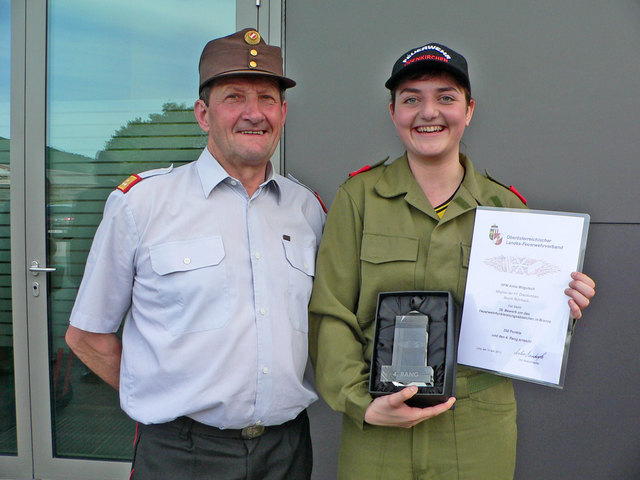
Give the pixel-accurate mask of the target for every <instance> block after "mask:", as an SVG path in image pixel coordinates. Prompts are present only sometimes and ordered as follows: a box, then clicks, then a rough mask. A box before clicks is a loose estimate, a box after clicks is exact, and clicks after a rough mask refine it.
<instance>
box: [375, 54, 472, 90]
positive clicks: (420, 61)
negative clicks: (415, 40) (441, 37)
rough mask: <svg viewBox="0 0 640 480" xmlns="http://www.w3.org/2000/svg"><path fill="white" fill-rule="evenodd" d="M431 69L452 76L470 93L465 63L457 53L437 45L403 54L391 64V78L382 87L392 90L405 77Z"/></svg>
mask: <svg viewBox="0 0 640 480" xmlns="http://www.w3.org/2000/svg"><path fill="white" fill-rule="evenodd" d="M432 68H436V69H442V70H443V71H446V72H449V73H451V74H453V75H454V76H455V77H456V78H457V79H459V80H460V82H462V85H463V86H465V87H467V88H468V89H469V91H471V83H470V82H469V70H468V68H467V61H466V60H465V58H464V57H463V56H462V55H460V54H459V53H458V52H456V51H454V50H452V49H450V48H449V47H445V46H444V45H441V44H439V43H427V44H426V45H423V46H421V47H416V48H413V49H411V50H409V51H408V52H406V53H404V54H403V55H402V56H401V57H400V58H399V59H398V60H396V63H394V64H393V68H392V69H391V76H390V77H389V80H387V81H386V82H385V84H384V86H385V87H387V88H388V89H389V90H393V89H394V88H395V87H396V86H397V85H398V83H399V82H400V80H402V79H403V78H404V77H405V76H406V75H408V74H410V73H414V72H419V71H420V70H427V69H432Z"/></svg>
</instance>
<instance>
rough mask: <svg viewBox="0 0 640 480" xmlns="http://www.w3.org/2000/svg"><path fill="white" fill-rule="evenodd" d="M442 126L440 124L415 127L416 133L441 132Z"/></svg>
mask: <svg viewBox="0 0 640 480" xmlns="http://www.w3.org/2000/svg"><path fill="white" fill-rule="evenodd" d="M443 130H444V127H443V126H442V125H428V126H424V127H416V131H417V132H418V133H437V132H442V131H443Z"/></svg>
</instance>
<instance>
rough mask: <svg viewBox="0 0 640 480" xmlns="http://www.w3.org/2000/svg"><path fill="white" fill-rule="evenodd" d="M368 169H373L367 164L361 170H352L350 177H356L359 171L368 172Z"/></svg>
mask: <svg viewBox="0 0 640 480" xmlns="http://www.w3.org/2000/svg"><path fill="white" fill-rule="evenodd" d="M367 170H371V165H365V166H364V167H362V168H361V169H360V170H356V171H355V172H351V173H350V174H349V176H350V177H355V176H356V175H358V174H359V173H362V172H366V171H367Z"/></svg>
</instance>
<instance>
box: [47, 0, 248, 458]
mask: <svg viewBox="0 0 640 480" xmlns="http://www.w3.org/2000/svg"><path fill="white" fill-rule="evenodd" d="M235 3H236V2H235V0H213V1H212V0H201V1H193V0H191V1H189V2H173V1H169V0H161V1H158V0H154V1H150V0H138V1H136V2H130V1H129V0H112V1H110V2H86V1H83V0H64V1H63V0H52V1H49V49H48V55H49V59H48V75H47V100H48V105H47V158H46V181H47V197H46V198H47V206H46V208H47V239H48V255H49V258H48V265H49V266H53V267H55V268H56V271H55V272H53V273H52V274H50V277H49V280H50V281H49V325H50V332H49V344H50V362H51V368H50V378H51V388H52V392H53V394H52V397H53V405H52V413H53V432H54V455H55V456H57V457H75V458H95V459H115V460H129V459H130V458H131V453H132V450H131V445H132V442H133V437H134V430H135V425H134V423H133V422H132V421H131V420H130V419H129V418H127V417H126V415H125V414H124V413H123V412H122V411H121V410H120V407H119V401H118V395H117V392H115V391H114V390H113V389H111V388H110V387H108V386H107V385H106V384H104V383H103V382H102V381H101V380H100V379H99V378H97V377H96V376H95V375H94V374H93V373H91V372H90V371H89V370H88V369H87V368H86V367H84V365H83V364H82V363H81V362H80V361H79V360H78V359H77V358H75V357H74V356H73V354H72V353H71V352H70V351H69V348H68V347H67V346H66V343H65V342H64V333H65V331H66V328H67V325H68V321H69V314H70V311H71V308H72V306H73V302H74V300H75V296H76V293H77V288H78V286H79V284H80V281H81V279H82V273H83V271H84V264H85V262H86V259H87V255H88V252H89V247H90V245H91V240H92V238H93V235H94V233H95V230H96V228H97V225H98V223H99V222H100V219H101V218H102V209H103V207H104V201H105V199H106V198H107V196H108V195H109V193H110V192H111V191H112V190H113V189H114V188H115V187H116V186H118V185H119V184H120V183H121V182H122V181H123V180H124V179H126V178H127V177H128V176H129V175H131V174H132V173H137V172H141V171H144V170H149V169H153V168H159V167H166V166H168V165H170V164H174V165H176V166H177V165H179V164H182V163H185V162H189V161H192V160H195V159H197V157H198V155H199V153H200V150H201V149H202V148H203V147H204V145H205V143H206V137H205V136H204V135H203V133H202V131H201V130H200V128H199V127H198V124H197V123H196V122H195V118H194V116H193V107H192V106H193V102H194V101H195V99H196V98H197V95H198V76H197V71H198V70H197V66H198V60H199V56H200V52H201V50H202V47H203V46H204V44H205V43H206V42H207V41H208V40H210V39H212V38H215V37H218V36H221V35H227V34H229V33H232V32H233V31H234V30H235V15H236V13H235ZM141 18H143V19H144V21H140V19H141Z"/></svg>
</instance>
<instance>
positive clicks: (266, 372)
mask: <svg viewBox="0 0 640 480" xmlns="http://www.w3.org/2000/svg"><path fill="white" fill-rule="evenodd" d="M262 373H264V374H265V375H266V374H268V373H269V367H262Z"/></svg>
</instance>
